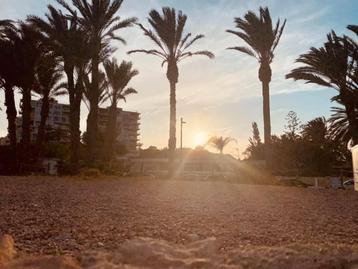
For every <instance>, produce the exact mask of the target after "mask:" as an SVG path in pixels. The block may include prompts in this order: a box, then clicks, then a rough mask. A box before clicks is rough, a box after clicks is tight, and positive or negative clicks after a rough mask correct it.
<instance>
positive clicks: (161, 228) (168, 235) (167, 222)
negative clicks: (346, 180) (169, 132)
mask: <svg viewBox="0 0 358 269" xmlns="http://www.w3.org/2000/svg"><path fill="white" fill-rule="evenodd" d="M0 233H9V234H11V235H12V236H13V237H14V239H15V242H16V244H17V248H18V249H19V250H20V252H22V253H28V254H73V255H77V254H78V253H80V252H82V251H85V250H86V251H87V250H101V251H112V250H114V249H117V248H118V247H120V246H121V244H123V243H124V242H125V241H126V240H128V239H133V238H136V237H149V238H153V239H160V240H165V241H167V242H169V243H175V244H178V245H182V244H188V243H191V242H193V241H197V240H203V239H207V238H210V237H215V238H217V241H218V242H220V249H219V252H220V253H229V252H230V251H231V250H234V249H240V248H241V249H242V248H245V249H247V250H248V249H255V248H257V249H259V248H266V247H275V248H276V247H278V248H281V247H284V246H285V245H292V244H295V245H312V244H313V245H316V246H325V245H341V246H344V247H357V246H358V194H356V193H354V192H349V191H333V190H313V189H301V188H288V187H274V186H253V185H236V184H228V183H215V182H189V181H164V180H162V181H161V180H151V181H146V180H133V179H132V180H130V179H128V180H124V179H123V180H103V181H101V180H95V181H78V180H68V179H67V180H66V179H45V178H0Z"/></svg>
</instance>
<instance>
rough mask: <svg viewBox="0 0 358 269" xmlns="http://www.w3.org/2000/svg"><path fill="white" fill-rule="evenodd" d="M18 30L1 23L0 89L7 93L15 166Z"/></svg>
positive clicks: (7, 110)
mask: <svg viewBox="0 0 358 269" xmlns="http://www.w3.org/2000/svg"><path fill="white" fill-rule="evenodd" d="M17 37H18V34H17V29H16V27H15V25H14V24H13V23H11V22H10V21H0V88H3V89H4V92H5V106H6V115H7V119H8V134H9V139H10V147H11V149H12V154H13V156H12V157H13V160H14V164H15V163H16V156H17V138H16V115H17V111H16V105H15V97H14V88H15V86H16V81H17V65H18V62H17V59H18V58H17V56H16V50H15V44H14V41H15V39H17Z"/></svg>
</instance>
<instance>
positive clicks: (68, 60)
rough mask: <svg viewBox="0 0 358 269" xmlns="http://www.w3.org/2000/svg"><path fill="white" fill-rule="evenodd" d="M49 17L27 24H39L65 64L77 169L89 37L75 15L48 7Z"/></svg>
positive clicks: (72, 148) (55, 52)
mask: <svg viewBox="0 0 358 269" xmlns="http://www.w3.org/2000/svg"><path fill="white" fill-rule="evenodd" d="M46 18H47V19H46V20H44V19H42V18H40V17H36V16H29V18H28V21H30V22H31V23H33V24H34V25H36V26H37V27H38V28H39V29H40V30H41V31H42V32H43V33H44V35H45V37H46V40H47V44H48V45H49V47H50V49H51V51H53V52H54V54H55V55H56V56H57V57H59V58H60V60H61V61H62V62H63V69H64V72H65V74H66V77H67V83H66V88H67V90H68V95H69V103H70V140H71V145H70V148H71V150H70V153H71V157H70V160H71V164H72V165H73V167H74V169H76V167H77V165H78V161H79V147H80V139H81V132H80V113H81V110H80V107H81V106H80V105H81V100H82V95H83V81H82V80H83V77H84V72H85V71H84V70H85V66H86V65H87V64H88V61H89V46H88V38H87V35H86V33H85V31H84V30H83V29H82V28H81V27H80V25H79V22H78V18H77V16H76V14H72V16H68V15H65V14H63V13H62V11H60V10H57V9H56V8H54V7H53V6H51V5H49V6H48V13H47V14H46ZM76 75H77V76H76ZM76 77H77V80H76Z"/></svg>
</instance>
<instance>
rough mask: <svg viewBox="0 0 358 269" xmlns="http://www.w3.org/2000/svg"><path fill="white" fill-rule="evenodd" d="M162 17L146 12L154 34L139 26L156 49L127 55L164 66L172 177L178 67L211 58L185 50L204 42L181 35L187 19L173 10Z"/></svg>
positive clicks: (208, 55)
mask: <svg viewBox="0 0 358 269" xmlns="http://www.w3.org/2000/svg"><path fill="white" fill-rule="evenodd" d="M162 13H163V14H162V15H161V14H160V13H159V12H158V11H156V10H152V11H150V12H149V18H148V22H149V24H150V25H151V27H152V28H153V30H149V29H147V28H145V27H144V26H143V25H142V24H139V26H140V28H141V29H142V30H143V32H144V35H145V36H147V37H148V38H150V39H151V40H152V41H153V42H154V43H155V44H156V45H157V47H158V48H157V49H138V50H133V51H130V52H128V53H135V52H142V53H146V54H150V55H154V56H157V57H159V58H161V59H162V66H163V65H165V64H166V65H167V79H168V80H169V84H170V130H169V143H168V145H169V152H170V154H169V163H170V164H169V167H170V173H173V172H174V159H175V149H176V84H177V83H178V79H179V69H178V63H179V62H181V61H182V60H184V59H186V58H188V57H192V56H196V55H203V56H207V57H209V58H214V54H213V53H211V52H209V51H206V50H202V51H194V52H192V51H189V50H188V49H189V48H190V47H191V46H192V45H193V44H194V43H195V42H196V41H198V40H199V39H202V38H204V35H196V36H195V37H194V38H191V36H192V34H191V33H187V34H184V27H185V24H186V21H187V16H186V15H184V14H183V13H182V12H181V11H179V12H178V13H176V11H175V9H174V8H169V7H163V8H162Z"/></svg>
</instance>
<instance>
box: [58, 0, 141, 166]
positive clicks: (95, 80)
mask: <svg viewBox="0 0 358 269" xmlns="http://www.w3.org/2000/svg"><path fill="white" fill-rule="evenodd" d="M57 2H58V3H60V4H61V5H62V6H63V7H64V8H66V9H67V10H68V11H69V12H70V13H71V14H72V16H76V12H75V11H74V10H73V9H72V7H70V6H69V5H68V4H67V2H66V1H64V0H57ZM122 3H123V0H112V1H111V0H92V1H91V2H89V1H86V0H72V4H73V6H74V7H75V8H76V9H77V10H78V12H79V13H80V15H81V17H79V18H78V19H79V22H80V24H81V26H82V28H83V29H84V31H85V32H86V33H87V34H88V35H89V38H90V44H91V53H90V57H91V69H92V70H91V90H90V92H91V94H90V95H89V101H90V112H89V115H88V122H87V133H88V134H87V135H88V156H87V157H88V160H87V161H88V163H89V164H92V163H93V161H94V160H95V159H96V154H95V149H96V137H97V131H98V103H99V97H100V92H99V89H100V88H99V82H100V81H99V80H100V77H99V76H100V72H99V64H100V61H101V55H103V54H104V51H108V50H111V49H110V48H109V43H110V42H111V41H112V40H118V41H121V42H122V43H125V41H124V39H123V38H121V37H120V36H118V35H116V32H117V31H118V30H120V29H123V28H127V27H130V26H132V24H133V23H134V22H135V21H136V19H135V18H129V19H125V20H121V18H120V17H119V16H117V15H116V13H117V12H118V11H119V9H120V7H121V5H122Z"/></svg>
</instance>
